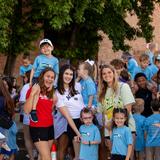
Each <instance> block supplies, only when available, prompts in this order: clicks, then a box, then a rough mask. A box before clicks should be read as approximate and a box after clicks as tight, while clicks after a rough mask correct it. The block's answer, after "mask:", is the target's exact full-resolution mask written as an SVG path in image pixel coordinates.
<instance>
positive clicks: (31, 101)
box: [24, 84, 40, 114]
mask: <svg viewBox="0 0 160 160" xmlns="http://www.w3.org/2000/svg"><path fill="white" fill-rule="evenodd" d="M39 94H40V87H39V85H38V84H35V85H33V87H32V90H31V93H30V95H29V98H28V99H27V100H26V103H25V104H24V112H25V113H26V114H29V113H30V112H31V110H32V109H33V106H35V107H36V105H37V102H38V98H39Z"/></svg>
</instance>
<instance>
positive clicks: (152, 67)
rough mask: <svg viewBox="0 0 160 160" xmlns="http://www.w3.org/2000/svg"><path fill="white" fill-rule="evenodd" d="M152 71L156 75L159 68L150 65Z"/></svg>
mask: <svg viewBox="0 0 160 160" xmlns="http://www.w3.org/2000/svg"><path fill="white" fill-rule="evenodd" d="M149 68H150V70H151V71H152V74H153V75H155V74H157V72H158V67H157V66H156V65H155V64H151V65H149Z"/></svg>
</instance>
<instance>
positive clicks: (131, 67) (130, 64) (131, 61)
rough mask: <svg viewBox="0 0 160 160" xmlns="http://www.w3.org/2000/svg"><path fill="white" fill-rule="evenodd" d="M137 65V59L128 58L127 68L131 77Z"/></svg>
mask: <svg viewBox="0 0 160 160" xmlns="http://www.w3.org/2000/svg"><path fill="white" fill-rule="evenodd" d="M137 66H138V64H137V61H136V60H135V59H134V58H130V59H129V60H128V65H127V70H128V72H129V73H130V74H131V77H133V72H134V68H135V67H137Z"/></svg>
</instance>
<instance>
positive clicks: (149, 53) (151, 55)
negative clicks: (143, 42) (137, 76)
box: [147, 51, 154, 64]
mask: <svg viewBox="0 0 160 160" xmlns="http://www.w3.org/2000/svg"><path fill="white" fill-rule="evenodd" d="M147 55H148V56H149V63H150V64H154V54H153V52H151V51H149V52H147Z"/></svg>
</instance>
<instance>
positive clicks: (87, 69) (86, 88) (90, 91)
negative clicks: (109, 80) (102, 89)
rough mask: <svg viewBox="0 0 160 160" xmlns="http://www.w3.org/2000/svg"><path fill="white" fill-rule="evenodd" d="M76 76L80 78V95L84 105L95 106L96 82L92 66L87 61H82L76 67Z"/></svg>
mask: <svg viewBox="0 0 160 160" xmlns="http://www.w3.org/2000/svg"><path fill="white" fill-rule="evenodd" d="M78 76H79V77H80V78H81V80H80V83H81V86H82V91H81V94H82V97H83V101H84V104H85V106H86V107H88V108H95V107H96V106H97V99H96V94H97V93H96V84H95V82H94V80H93V79H92V77H93V66H92V65H91V64H89V63H88V62H83V63H81V64H80V65H79V67H78Z"/></svg>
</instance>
